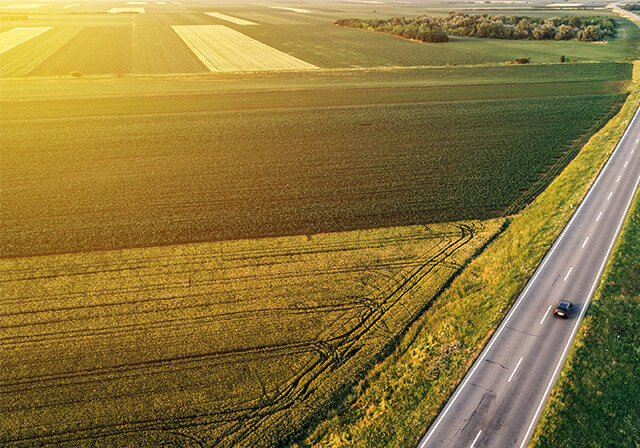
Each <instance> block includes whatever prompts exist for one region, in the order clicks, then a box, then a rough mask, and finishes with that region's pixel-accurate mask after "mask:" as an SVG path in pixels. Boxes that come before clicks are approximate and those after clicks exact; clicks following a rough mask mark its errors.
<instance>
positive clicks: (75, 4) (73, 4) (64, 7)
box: [62, 3, 80, 9]
mask: <svg viewBox="0 0 640 448" xmlns="http://www.w3.org/2000/svg"><path fill="white" fill-rule="evenodd" d="M79 5H80V3H72V4H70V5H67V6H63V7H62V9H69V8H73V7H74V6H79Z"/></svg>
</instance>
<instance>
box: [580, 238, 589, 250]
mask: <svg viewBox="0 0 640 448" xmlns="http://www.w3.org/2000/svg"><path fill="white" fill-rule="evenodd" d="M587 241H589V237H587V238H586V239H585V240H584V243H582V248H583V249H584V246H586V245H587Z"/></svg>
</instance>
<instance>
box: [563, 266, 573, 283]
mask: <svg viewBox="0 0 640 448" xmlns="http://www.w3.org/2000/svg"><path fill="white" fill-rule="evenodd" d="M571 271H573V266H571V267H570V268H569V272H567V275H565V276H564V281H565V282H566V281H567V279H568V278H569V274H571Z"/></svg>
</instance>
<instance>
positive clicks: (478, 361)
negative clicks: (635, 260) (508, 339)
mask: <svg viewBox="0 0 640 448" xmlns="http://www.w3.org/2000/svg"><path fill="white" fill-rule="evenodd" d="M638 116H640V107H639V108H638V109H636V112H635V114H634V115H633V118H631V121H630V122H629V125H628V126H627V129H625V131H624V133H623V134H622V137H620V140H618V144H617V145H616V147H615V148H614V150H613V152H612V153H611V155H610V156H609V158H608V159H607V161H606V162H605V164H604V166H603V167H602V169H601V170H600V172H599V173H598V176H597V177H596V180H595V181H594V182H593V184H591V187H590V188H589V191H587V194H586V195H585V196H584V198H583V199H582V201H581V202H580V205H578V208H577V209H576V211H575V212H574V213H573V216H571V218H570V219H569V222H568V223H567V225H566V226H565V227H564V229H562V232H560V236H558V239H556V240H555V241H554V242H553V245H552V246H551V249H550V250H549V252H547V255H545V256H544V258H543V259H542V263H540V264H539V265H538V267H537V268H536V270H535V272H534V273H533V276H532V277H531V279H529V282H528V283H527V285H526V286H525V288H524V291H522V293H521V294H520V296H518V298H517V299H516V301H515V303H514V304H513V306H512V307H511V309H510V310H509V312H508V313H507V315H506V317H505V318H504V320H503V321H502V323H501V324H500V326H499V327H498V330H497V331H496V332H495V333H494V334H493V335H492V336H491V339H490V341H489V344H488V345H487V346H485V348H484V349H483V350H482V352H481V353H480V356H479V357H478V358H477V359H476V360H475V361H474V363H473V367H472V368H471V371H470V372H469V373H467V374H466V375H465V376H464V380H463V382H462V384H460V385H459V386H458V387H457V388H456V391H455V393H454V395H453V397H451V399H450V400H449V401H447V403H446V404H445V406H444V408H443V409H442V412H440V413H439V414H438V416H437V417H436V419H435V421H434V423H433V424H432V425H431V427H430V428H429V429H428V430H427V433H426V434H425V436H424V438H423V439H421V440H420V443H419V444H418V447H417V448H424V446H425V445H426V444H427V442H428V441H429V439H430V438H431V436H432V435H433V433H434V432H435V430H436V429H437V428H438V426H439V425H440V422H442V420H444V417H445V416H446V415H447V413H448V412H449V410H450V409H451V407H452V406H453V404H454V403H455V401H456V399H457V398H458V397H459V396H460V393H461V392H462V390H463V389H464V387H465V386H466V385H467V383H468V382H469V380H470V379H471V377H472V376H473V374H474V372H475V371H476V369H477V368H478V366H479V365H480V364H481V363H482V361H483V360H484V358H485V357H486V355H487V353H488V352H489V350H491V347H493V344H494V343H495V341H496V340H497V339H498V337H499V336H500V334H501V333H502V330H504V328H505V327H506V324H507V323H508V322H509V319H511V316H513V314H515V311H516V309H517V308H518V306H519V305H520V303H521V302H522V300H524V297H525V296H526V295H527V293H528V292H529V289H531V285H533V283H535V281H536V279H537V278H538V275H540V272H542V270H543V269H544V267H545V265H546V264H547V261H549V259H550V258H551V256H552V255H553V253H554V252H555V250H556V248H557V247H558V246H559V243H560V241H561V240H562V238H564V236H565V234H566V233H567V232H568V230H569V228H570V227H571V225H572V224H573V222H574V221H575V219H576V217H577V216H578V215H579V214H580V211H581V210H582V208H583V207H584V204H586V203H587V200H588V199H589V197H590V196H591V193H593V191H594V190H595V187H596V185H598V182H600V179H602V178H603V177H604V173H605V172H606V171H607V169H608V168H609V166H610V165H611V161H612V160H613V159H614V156H615V155H616V154H617V152H618V149H619V148H620V145H621V144H622V142H623V141H624V139H625V137H626V136H627V133H628V132H629V130H630V129H631V127H632V124H633V122H634V121H635V120H636V119H637V118H638ZM601 214H602V212H601Z"/></svg>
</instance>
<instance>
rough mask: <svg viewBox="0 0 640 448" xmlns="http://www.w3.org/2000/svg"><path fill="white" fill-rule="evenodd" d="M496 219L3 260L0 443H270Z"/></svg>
mask: <svg viewBox="0 0 640 448" xmlns="http://www.w3.org/2000/svg"><path fill="white" fill-rule="evenodd" d="M501 224H502V220H499V219H498V220H493V221H485V222H479V221H473V222H471V221H468V222H459V223H445V224H436V225H429V226H410V227H398V228H388V229H378V230H363V231H355V232H346V233H329V234H322V235H313V236H309V237H307V236H299V237H283V238H270V239H257V240H242V241H227V242H218V243H203V244H188V245H178V246H169V247H156V248H140V249H125V250H120V251H103V252H85V253H77V254H62V255H53V256H40V257H27V258H13V259H11V258H10V259H2V260H0V285H1V288H0V291H1V296H0V310H1V311H0V350H1V351H2V364H0V378H2V380H1V381H0V393H2V395H3V396H4V397H10V399H3V400H0V428H1V429H0V445H3V446H13V445H14V444H16V443H17V441H21V442H20V443H22V444H24V445H25V446H26V445H29V446H38V445H41V444H42V443H44V441H46V442H47V443H51V444H63V445H64V446H67V447H69V446H71V447H76V446H77V447H80V446H89V445H90V446H94V447H106V446H136V447H147V446H153V447H158V446H213V445H215V444H216V443H218V442H220V440H224V446H252V447H253V446H273V445H275V444H277V442H278V441H279V440H282V438H283V437H286V436H287V435H288V434H291V433H292V432H293V431H296V430H297V429H299V427H300V425H301V424H304V422H305V419H308V418H309V417H310V415H311V414H312V413H313V410H314V409H316V410H318V409H320V407H321V406H323V405H326V403H327V400H329V399H330V397H331V396H332V395H333V394H334V393H335V391H336V390H338V389H339V388H340V387H341V386H343V385H344V384H347V383H348V382H350V381H353V380H354V378H357V377H358V375H359V374H360V373H361V372H362V370H363V369H365V368H366V366H368V365H370V363H371V362H373V361H374V360H375V359H377V358H379V356H380V354H381V353H382V352H383V351H384V349H385V347H386V346H387V344H389V341H391V340H393V337H394V335H397V334H398V333H399V332H401V331H403V329H404V328H405V327H406V325H407V324H408V323H410V322H411V321H413V320H414V319H415V317H416V314H417V313H419V312H420V311H421V310H422V309H423V308H424V307H425V306H426V305H427V304H428V303H429V302H430V300H432V298H433V297H434V295H435V294H436V293H437V291H438V290H439V289H440V288H441V287H442V286H443V285H444V284H445V283H446V282H447V281H448V280H449V279H450V278H451V276H452V275H454V274H455V273H456V272H458V270H459V269H460V268H461V266H463V265H464V264H465V263H466V261H467V260H468V259H469V258H470V257H472V256H473V254H474V253H475V252H476V251H477V250H478V248H479V247H481V246H483V245H484V244H486V242H487V240H488V239H489V238H491V237H492V236H493V235H495V234H496V232H498V231H499V229H500V226H501ZM167 425H169V426H167ZM189 441H199V443H197V444H196V445H191V444H190V442H189Z"/></svg>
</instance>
